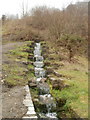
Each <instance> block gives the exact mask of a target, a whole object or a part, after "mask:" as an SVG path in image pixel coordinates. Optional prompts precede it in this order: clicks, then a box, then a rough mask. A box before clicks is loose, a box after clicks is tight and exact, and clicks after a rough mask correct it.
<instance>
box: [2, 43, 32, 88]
mask: <svg viewBox="0 0 90 120" xmlns="http://www.w3.org/2000/svg"><path fill="white" fill-rule="evenodd" d="M27 44H31V41H29V42H26V44H25V45H23V46H21V47H17V46H16V49H14V50H10V51H9V53H8V54H7V56H8V57H9V61H11V64H3V71H4V72H5V74H7V76H6V77H5V81H6V83H7V84H9V85H13V86H15V85H26V84H27V83H28V81H29V80H30V79H31V78H33V77H34V74H33V73H32V72H31V71H29V72H27V73H26V72H25V70H26V69H28V70H29V68H33V66H32V65H31V64H29V65H28V66H24V65H23V64H20V63H21V62H22V61H26V62H27V61H28V59H27V58H28V53H27V52H25V50H26V49H27V48H29V47H28V46H27ZM19 62H20V63H19Z"/></svg>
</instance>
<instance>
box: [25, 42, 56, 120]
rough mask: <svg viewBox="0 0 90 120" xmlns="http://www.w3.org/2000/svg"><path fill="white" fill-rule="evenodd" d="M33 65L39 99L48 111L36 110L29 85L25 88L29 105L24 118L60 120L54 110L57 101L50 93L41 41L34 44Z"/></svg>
mask: <svg viewBox="0 0 90 120" xmlns="http://www.w3.org/2000/svg"><path fill="white" fill-rule="evenodd" d="M33 66H34V73H35V82H36V84H37V89H38V100H39V102H40V103H42V104H43V105H44V106H45V107H44V108H43V109H46V112H43V111H44V110H43V109H42V111H41V112H37V111H35V108H34V104H33V101H32V98H31V95H30V93H29V92H30V91H29V87H28V85H27V86H26V88H25V89H26V92H27V96H26V98H25V100H24V104H25V106H27V107H28V111H27V113H26V116H25V117H23V118H29V119H32V118H33V120H35V119H37V120H41V119H46V120H53V119H54V120H58V118H57V113H56V112H55V111H53V110H52V109H54V108H56V103H55V101H54V99H53V97H52V95H51V94H50V87H49V85H48V83H47V77H46V71H45V69H44V57H43V55H42V46H41V43H40V42H36V43H35V45H34V51H33ZM44 80H45V81H44ZM38 109H39V108H38Z"/></svg>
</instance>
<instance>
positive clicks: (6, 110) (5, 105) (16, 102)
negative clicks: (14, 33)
mask: <svg viewBox="0 0 90 120" xmlns="http://www.w3.org/2000/svg"><path fill="white" fill-rule="evenodd" d="M24 44H25V42H16V43H9V44H5V45H3V46H2V52H3V56H2V58H3V59H2V64H7V63H8V64H13V62H11V61H10V59H9V58H8V56H7V53H8V52H9V50H12V49H15V48H17V47H19V46H21V45H24ZM25 94H26V93H25V89H24V86H15V87H12V88H8V87H7V86H6V85H4V84H3V85H2V117H3V118H22V117H23V115H24V114H25V113H26V111H27V109H26V107H25V106H24V105H23V99H24V97H25Z"/></svg>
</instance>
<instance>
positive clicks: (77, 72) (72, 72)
mask: <svg viewBox="0 0 90 120" xmlns="http://www.w3.org/2000/svg"><path fill="white" fill-rule="evenodd" d="M78 60H80V61H79V63H75V64H74V63H67V62H66V63H64V67H63V68H61V69H58V71H57V72H58V73H60V74H63V75H65V76H66V78H68V79H66V80H64V83H66V84H69V86H70V87H68V88H64V89H63V90H62V91H59V90H52V93H53V96H54V97H59V98H62V99H66V100H67V103H66V105H65V107H69V106H70V107H71V108H72V109H73V110H74V111H75V112H76V113H77V114H78V115H79V116H80V117H81V118H87V117H88V74H87V70H88V68H87V60H86V59H85V58H83V57H80V58H78ZM69 78H70V79H69Z"/></svg>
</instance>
